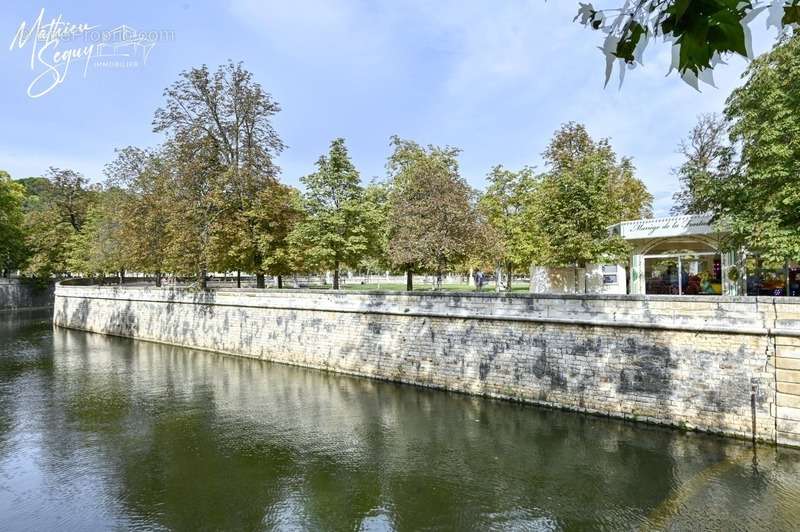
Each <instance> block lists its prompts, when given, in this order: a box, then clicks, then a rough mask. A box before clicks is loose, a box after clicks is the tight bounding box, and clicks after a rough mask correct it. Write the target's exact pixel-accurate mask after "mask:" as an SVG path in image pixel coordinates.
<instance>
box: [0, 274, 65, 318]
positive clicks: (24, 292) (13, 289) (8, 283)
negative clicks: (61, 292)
mask: <svg viewBox="0 0 800 532" xmlns="http://www.w3.org/2000/svg"><path fill="white" fill-rule="evenodd" d="M53 289H54V286H53V285H50V286H37V285H35V284H32V283H28V282H23V281H20V280H19V279H0V310H6V309H13V308H33V307H50V306H52V305H53Z"/></svg>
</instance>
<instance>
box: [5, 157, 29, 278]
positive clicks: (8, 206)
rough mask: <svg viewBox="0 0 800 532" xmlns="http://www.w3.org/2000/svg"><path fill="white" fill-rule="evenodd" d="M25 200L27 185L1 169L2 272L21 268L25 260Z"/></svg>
mask: <svg viewBox="0 0 800 532" xmlns="http://www.w3.org/2000/svg"><path fill="white" fill-rule="evenodd" d="M24 201H25V187H23V186H22V185H20V184H19V183H15V182H14V181H12V180H11V176H9V175H8V173H7V172H4V171H2V170H0V273H3V272H7V271H10V270H14V269H17V268H19V267H20V265H21V264H22V263H23V262H24V260H25V234H24V232H23V230H22V224H23V222H24V214H23V211H22V207H23V204H24Z"/></svg>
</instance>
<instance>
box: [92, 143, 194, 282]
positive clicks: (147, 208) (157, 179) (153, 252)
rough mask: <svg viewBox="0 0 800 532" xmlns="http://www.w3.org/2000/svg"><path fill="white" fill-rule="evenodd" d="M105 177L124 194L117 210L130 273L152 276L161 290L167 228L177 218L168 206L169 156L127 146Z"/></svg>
mask: <svg viewBox="0 0 800 532" xmlns="http://www.w3.org/2000/svg"><path fill="white" fill-rule="evenodd" d="M105 173H106V177H107V183H108V185H109V187H118V188H121V189H123V190H124V191H125V194H121V195H119V197H118V199H119V203H118V205H117V206H116V209H117V210H116V214H117V217H118V219H119V221H120V229H119V231H118V238H119V239H120V240H121V241H122V242H123V244H124V245H123V250H124V253H125V263H126V264H127V266H128V268H129V269H135V270H136V271H139V272H148V273H152V274H153V275H154V277H155V283H156V286H161V277H162V274H163V273H164V268H165V265H166V260H167V242H166V238H167V224H168V222H169V217H170V215H171V214H173V215H174V214H176V213H175V212H174V209H173V208H172V207H173V206H172V205H171V204H170V202H169V198H170V170H169V168H168V164H167V154H166V153H165V152H164V150H162V149H157V150H143V149H140V148H135V147H133V146H128V147H126V148H123V149H121V150H118V151H117V156H116V158H115V159H114V160H113V161H112V162H111V163H109V164H108V165H106V169H105ZM177 214H178V215H180V213H177Z"/></svg>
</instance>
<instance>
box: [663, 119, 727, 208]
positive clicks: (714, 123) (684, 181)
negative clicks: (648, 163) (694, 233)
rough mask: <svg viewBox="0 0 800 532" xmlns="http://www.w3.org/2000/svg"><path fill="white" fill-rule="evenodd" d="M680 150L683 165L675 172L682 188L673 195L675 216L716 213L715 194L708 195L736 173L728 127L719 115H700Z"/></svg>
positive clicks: (682, 142)
mask: <svg viewBox="0 0 800 532" xmlns="http://www.w3.org/2000/svg"><path fill="white" fill-rule="evenodd" d="M678 151H679V153H680V154H681V155H683V158H684V162H683V164H681V166H680V167H679V168H678V169H677V170H676V171H675V173H676V174H677V176H678V179H679V181H680V185H681V189H680V191H678V192H676V193H675V194H674V195H673V196H672V199H673V202H674V203H673V206H672V213H673V214H702V213H705V212H709V211H711V210H713V208H714V202H715V201H716V199H715V197H716V195H715V194H713V193H712V194H709V193H711V192H713V190H714V189H716V188H717V186H718V184H720V183H722V182H723V181H724V180H725V179H727V178H728V177H729V176H730V175H731V173H733V172H734V171H735V168H734V164H735V163H734V150H733V147H732V146H731V145H730V143H729V142H728V124H727V123H726V122H725V120H724V119H723V118H722V117H721V116H719V115H716V114H704V115H700V117H699V118H698V120H697V124H696V125H695V126H694V127H693V128H692V131H691V132H690V133H689V136H688V138H686V139H684V140H682V141H681V143H680V146H679V148H678Z"/></svg>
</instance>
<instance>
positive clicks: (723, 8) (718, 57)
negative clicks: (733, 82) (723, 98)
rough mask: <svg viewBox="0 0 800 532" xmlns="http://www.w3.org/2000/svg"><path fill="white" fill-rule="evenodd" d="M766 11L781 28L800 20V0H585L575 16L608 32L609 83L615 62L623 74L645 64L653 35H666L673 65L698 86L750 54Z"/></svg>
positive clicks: (607, 67) (606, 49)
mask: <svg viewBox="0 0 800 532" xmlns="http://www.w3.org/2000/svg"><path fill="white" fill-rule="evenodd" d="M764 10H766V11H768V12H769V15H768V19H767V22H768V24H769V25H771V26H774V27H776V28H783V27H784V26H793V27H796V26H797V24H798V23H800V0H750V1H747V0H745V1H741V0H624V1H623V0H618V4H617V5H616V6H614V7H609V8H606V9H598V8H595V7H594V5H592V4H591V3H580V7H579V9H578V15H577V16H576V17H575V20H579V21H580V23H581V24H583V25H585V26H587V27H590V28H592V29H595V30H599V31H601V32H603V33H605V35H606V37H605V40H604V42H603V46H602V48H601V49H602V50H603V53H604V54H605V56H606V81H608V79H609V78H610V76H611V73H612V69H613V66H614V63H615V62H618V63H619V64H620V76H622V75H623V74H624V72H625V67H626V66H628V65H633V64H636V63H639V64H641V62H642V54H643V52H644V49H645V47H646V46H647V44H648V42H649V41H650V40H651V39H653V38H663V39H664V40H666V41H667V42H670V43H671V44H672V45H673V46H675V47H676V49H677V52H678V53H677V54H675V58H674V59H673V65H672V67H673V68H674V69H676V70H677V71H678V72H679V73H680V74H681V76H683V78H684V80H686V81H687V82H689V83H691V84H692V85H694V86H695V87H696V86H697V81H698V79H700V80H704V81H710V73H711V71H712V70H713V69H714V67H715V66H716V65H718V64H719V63H721V62H724V60H725V58H726V56H727V55H730V54H737V55H740V56H744V57H748V55H749V50H748V40H749V29H748V27H747V25H748V23H749V22H750V21H751V20H752V19H753V18H754V17H755V15H757V14H758V13H760V12H761V11H764Z"/></svg>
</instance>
